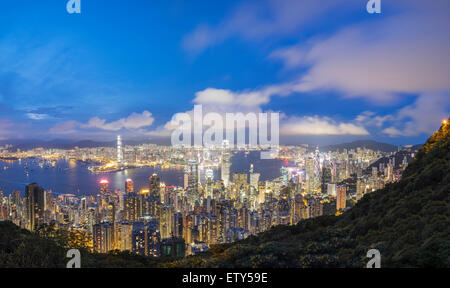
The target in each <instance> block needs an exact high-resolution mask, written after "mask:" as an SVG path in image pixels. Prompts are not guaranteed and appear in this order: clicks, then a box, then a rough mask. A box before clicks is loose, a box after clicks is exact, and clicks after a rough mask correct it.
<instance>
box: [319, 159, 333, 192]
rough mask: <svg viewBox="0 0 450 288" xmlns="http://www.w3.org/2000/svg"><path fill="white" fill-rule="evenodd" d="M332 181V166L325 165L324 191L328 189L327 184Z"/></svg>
mask: <svg viewBox="0 0 450 288" xmlns="http://www.w3.org/2000/svg"><path fill="white" fill-rule="evenodd" d="M329 183H332V182H331V168H330V167H329V166H328V165H325V164H324V166H323V168H322V185H321V186H322V193H325V192H326V191H327V184H329Z"/></svg>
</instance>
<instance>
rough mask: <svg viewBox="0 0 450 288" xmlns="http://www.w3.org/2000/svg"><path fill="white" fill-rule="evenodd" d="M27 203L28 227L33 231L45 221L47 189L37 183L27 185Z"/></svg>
mask: <svg viewBox="0 0 450 288" xmlns="http://www.w3.org/2000/svg"><path fill="white" fill-rule="evenodd" d="M25 197H26V205H27V210H26V211H27V225H26V227H27V229H28V230H31V231H33V230H34V229H35V228H36V227H37V226H38V225H40V224H43V222H44V211H45V191H44V189H43V188H41V187H39V185H38V184H37V183H32V184H30V185H27V187H26V188H25Z"/></svg>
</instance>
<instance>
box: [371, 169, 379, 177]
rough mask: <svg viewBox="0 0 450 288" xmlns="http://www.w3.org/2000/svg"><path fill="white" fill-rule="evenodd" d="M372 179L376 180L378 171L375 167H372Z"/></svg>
mask: <svg viewBox="0 0 450 288" xmlns="http://www.w3.org/2000/svg"><path fill="white" fill-rule="evenodd" d="M372 178H373V179H374V180H376V179H377V178H378V169H377V167H372Z"/></svg>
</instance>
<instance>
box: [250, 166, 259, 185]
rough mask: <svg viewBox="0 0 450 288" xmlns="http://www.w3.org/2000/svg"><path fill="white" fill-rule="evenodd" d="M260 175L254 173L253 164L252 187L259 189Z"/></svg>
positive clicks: (251, 171) (251, 168)
mask: <svg viewBox="0 0 450 288" xmlns="http://www.w3.org/2000/svg"><path fill="white" fill-rule="evenodd" d="M259 176H260V174H259V173H254V170H253V164H251V165H250V186H253V187H255V188H258V183H259Z"/></svg>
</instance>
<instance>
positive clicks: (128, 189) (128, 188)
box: [125, 179, 134, 194]
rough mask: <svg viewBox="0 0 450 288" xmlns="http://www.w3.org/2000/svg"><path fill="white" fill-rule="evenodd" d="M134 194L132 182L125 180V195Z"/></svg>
mask: <svg viewBox="0 0 450 288" xmlns="http://www.w3.org/2000/svg"><path fill="white" fill-rule="evenodd" d="M133 192H134V182H133V180H131V179H127V181H126V182H125V193H126V194H130V193H133Z"/></svg>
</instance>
